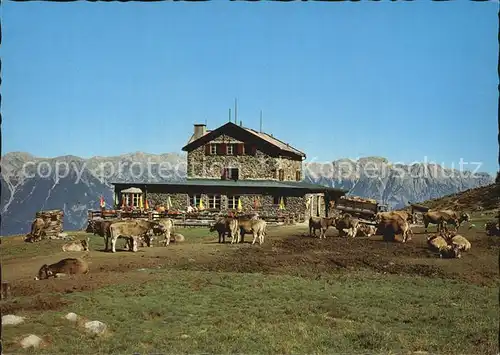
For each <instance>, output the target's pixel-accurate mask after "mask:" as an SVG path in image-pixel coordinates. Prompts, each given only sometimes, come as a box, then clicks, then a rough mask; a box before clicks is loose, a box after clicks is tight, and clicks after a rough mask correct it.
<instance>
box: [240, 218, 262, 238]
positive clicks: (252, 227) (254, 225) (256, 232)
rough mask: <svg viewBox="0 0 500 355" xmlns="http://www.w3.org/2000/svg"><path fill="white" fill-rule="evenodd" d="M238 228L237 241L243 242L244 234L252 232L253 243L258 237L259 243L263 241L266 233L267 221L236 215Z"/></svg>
mask: <svg viewBox="0 0 500 355" xmlns="http://www.w3.org/2000/svg"><path fill="white" fill-rule="evenodd" d="M237 220H238V228H239V230H240V233H239V239H238V242H239V243H243V239H244V237H245V234H253V236H254V239H253V243H252V244H254V243H255V241H256V240H257V238H259V243H260V244H262V243H263V242H264V237H265V234H266V226H267V223H266V222H265V221H264V220H262V219H258V218H255V217H252V218H249V217H238V218H237Z"/></svg>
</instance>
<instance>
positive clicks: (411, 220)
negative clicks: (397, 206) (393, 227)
mask: <svg viewBox="0 0 500 355" xmlns="http://www.w3.org/2000/svg"><path fill="white" fill-rule="evenodd" d="M394 215H398V216H400V217H401V218H403V219H404V220H405V221H408V223H414V221H415V216H414V215H413V214H411V213H410V212H407V211H390V212H379V213H377V214H376V215H375V220H376V221H377V222H379V221H380V220H381V219H387V218H391V217H392V216H394Z"/></svg>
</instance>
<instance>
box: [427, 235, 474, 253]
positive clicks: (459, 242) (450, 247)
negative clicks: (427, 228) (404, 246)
mask: <svg viewBox="0 0 500 355" xmlns="http://www.w3.org/2000/svg"><path fill="white" fill-rule="evenodd" d="M427 244H428V245H429V247H430V248H431V249H433V250H435V251H437V252H439V257H440V258H447V259H450V258H461V257H462V253H461V252H462V251H468V250H470V248H471V244H470V242H469V241H468V240H467V239H466V238H464V237H463V236H461V235H456V234H453V233H444V232H441V234H436V235H433V236H428V237H427Z"/></svg>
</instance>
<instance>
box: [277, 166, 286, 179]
mask: <svg viewBox="0 0 500 355" xmlns="http://www.w3.org/2000/svg"><path fill="white" fill-rule="evenodd" d="M278 179H279V180H280V181H283V180H285V171H284V170H283V169H279V170H278Z"/></svg>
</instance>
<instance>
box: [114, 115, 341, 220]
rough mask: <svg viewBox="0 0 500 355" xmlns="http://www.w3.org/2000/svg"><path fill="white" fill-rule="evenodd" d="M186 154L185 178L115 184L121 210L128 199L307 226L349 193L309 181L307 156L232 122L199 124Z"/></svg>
mask: <svg viewBox="0 0 500 355" xmlns="http://www.w3.org/2000/svg"><path fill="white" fill-rule="evenodd" d="M182 150H183V151H185V152H187V172H186V177H185V178H184V179H182V180H181V181H172V182H164V183H135V182H131V183H113V185H114V187H115V201H116V207H117V208H119V207H120V205H121V203H122V201H124V200H126V201H130V203H131V204H133V205H134V206H135V207H138V208H141V207H142V197H144V199H145V200H146V201H147V205H148V206H149V207H151V208H154V209H157V208H158V207H164V208H165V209H167V210H169V211H171V210H174V211H186V210H187V209H188V206H191V207H197V208H198V209H203V210H208V211H211V212H219V213H221V214H228V213H230V212H237V211H240V212H242V213H253V212H257V213H258V214H259V215H266V216H267V215H274V216H275V215H278V214H280V215H292V214H293V215H294V217H295V218H294V219H296V220H298V221H299V222H304V221H306V220H307V219H309V216H327V215H328V209H329V208H327V207H329V206H330V202H336V201H337V200H338V199H339V198H340V197H341V196H343V195H345V193H346V192H347V191H344V190H340V189H334V188H329V187H325V186H322V185H315V184H310V183H307V182H305V181H303V179H304V174H303V161H304V160H305V158H306V155H305V154H304V153H303V152H301V151H300V150H298V149H296V148H294V147H292V146H291V145H289V144H288V143H284V142H282V141H280V140H279V139H277V138H275V137H273V135H271V134H267V133H263V132H259V131H256V130H253V129H250V128H246V127H243V126H242V125H241V124H240V125H237V124H235V123H233V122H228V123H226V124H224V125H222V126H220V127H218V128H217V129H214V130H207V128H206V125H204V124H195V125H194V132H193V134H192V135H191V137H190V138H189V140H188V142H187V144H186V145H185V146H184V147H183V148H182ZM131 192H133V193H134V198H132V197H129V193H131ZM135 196H142V197H141V198H135ZM139 201H140V202H139Z"/></svg>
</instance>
